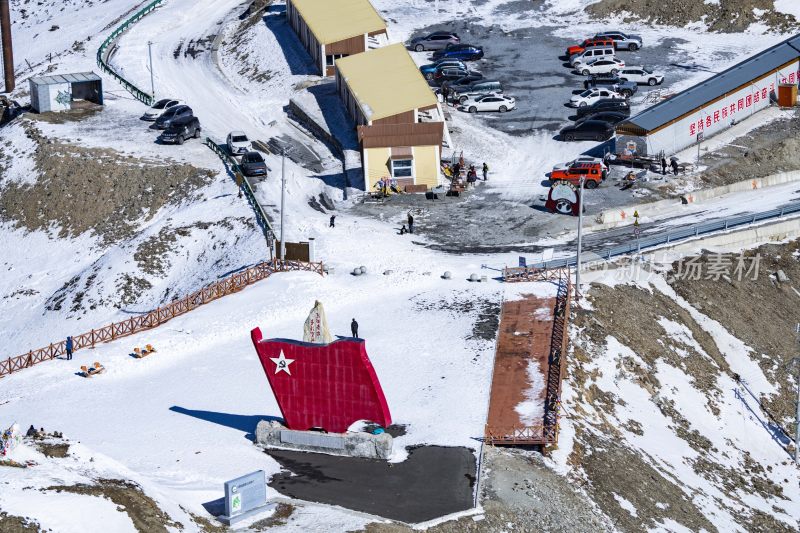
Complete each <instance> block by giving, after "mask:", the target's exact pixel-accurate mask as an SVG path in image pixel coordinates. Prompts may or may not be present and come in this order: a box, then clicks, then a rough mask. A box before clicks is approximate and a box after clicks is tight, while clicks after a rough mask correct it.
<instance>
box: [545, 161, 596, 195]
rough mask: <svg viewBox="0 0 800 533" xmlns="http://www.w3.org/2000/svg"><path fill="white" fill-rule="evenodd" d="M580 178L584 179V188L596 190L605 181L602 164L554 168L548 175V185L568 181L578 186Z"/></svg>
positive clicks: (579, 164)
mask: <svg viewBox="0 0 800 533" xmlns="http://www.w3.org/2000/svg"><path fill="white" fill-rule="evenodd" d="M582 177H583V178H585V181H584V182H583V186H584V187H585V188H587V189H596V188H597V186H598V185H600V183H602V181H603V180H604V179H606V170H605V168H603V164H602V163H575V164H573V165H571V166H569V167H566V168H564V167H556V168H554V169H553V172H551V173H550V183H556V182H558V181H568V182H570V183H572V184H573V185H578V184H580V181H581V178H582Z"/></svg>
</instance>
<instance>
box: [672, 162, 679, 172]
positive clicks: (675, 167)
mask: <svg viewBox="0 0 800 533" xmlns="http://www.w3.org/2000/svg"><path fill="white" fill-rule="evenodd" d="M672 173H673V174H675V175H676V176H677V175H678V162H677V161H676V160H674V159H673V160H672Z"/></svg>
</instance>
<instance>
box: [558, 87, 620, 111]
mask: <svg viewBox="0 0 800 533" xmlns="http://www.w3.org/2000/svg"><path fill="white" fill-rule="evenodd" d="M604 98H623V96H622V95H621V94H619V93H616V92H614V91H611V90H609V89H606V88H604V87H602V88H597V89H586V90H585V91H583V92H582V93H581V94H576V95H574V96H573V97H572V98H571V99H570V101H569V104H568V105H569V106H570V107H585V106H588V105H592V104H593V103H595V102H597V101H598V100H602V99H604Z"/></svg>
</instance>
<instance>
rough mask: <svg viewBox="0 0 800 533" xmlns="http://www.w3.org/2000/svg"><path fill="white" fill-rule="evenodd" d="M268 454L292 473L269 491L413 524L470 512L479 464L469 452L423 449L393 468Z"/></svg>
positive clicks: (288, 453) (312, 455)
mask: <svg viewBox="0 0 800 533" xmlns="http://www.w3.org/2000/svg"><path fill="white" fill-rule="evenodd" d="M266 453H268V454H269V455H270V456H271V457H273V458H274V459H275V460H276V461H278V462H279V463H280V464H281V466H283V467H284V468H285V469H286V470H288V472H284V473H281V474H278V475H276V476H273V478H272V480H271V481H270V483H269V485H270V486H271V487H272V488H274V489H275V490H277V491H278V492H280V493H282V494H285V495H287V496H290V497H292V498H298V499H301V500H308V501H313V502H320V503H327V504H331V505H340V506H342V507H346V508H348V509H353V510H356V511H361V512H365V513H369V514H373V515H377V516H382V517H384V518H390V519H392V520H400V521H402V522H406V523H411V524H413V523H419V522H425V521H428V520H433V519H434V518H438V517H440V516H444V515H447V514H451V513H456V512H459V511H464V510H467V509H471V508H472V503H473V484H474V481H475V472H476V464H475V455H474V453H475V452H474V451H473V450H470V449H469V448H447V447H442V446H422V447H419V448H414V449H412V450H410V451H409V456H408V459H406V460H405V461H403V462H402V463H394V464H393V463H387V462H386V461H378V460H373V459H355V458H352V457H337V456H333V455H326V454H321V453H305V452H293V451H286V450H269V451H267V452H266Z"/></svg>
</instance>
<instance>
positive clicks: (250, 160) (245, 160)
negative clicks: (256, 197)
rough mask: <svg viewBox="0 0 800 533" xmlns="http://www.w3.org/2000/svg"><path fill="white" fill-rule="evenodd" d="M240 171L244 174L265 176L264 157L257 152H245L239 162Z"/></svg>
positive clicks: (265, 164) (265, 165)
mask: <svg viewBox="0 0 800 533" xmlns="http://www.w3.org/2000/svg"><path fill="white" fill-rule="evenodd" d="M239 167H240V168H241V169H242V173H243V174H244V175H245V176H248V177H250V176H266V175H267V163H266V162H265V161H264V157H263V156H262V155H261V154H260V153H258V152H246V153H245V154H244V155H243V156H242V162H241V163H239Z"/></svg>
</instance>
